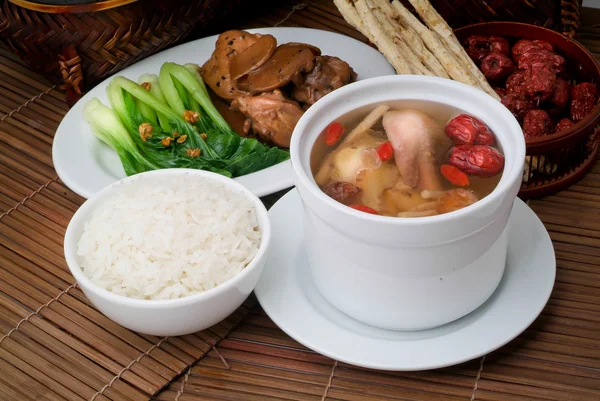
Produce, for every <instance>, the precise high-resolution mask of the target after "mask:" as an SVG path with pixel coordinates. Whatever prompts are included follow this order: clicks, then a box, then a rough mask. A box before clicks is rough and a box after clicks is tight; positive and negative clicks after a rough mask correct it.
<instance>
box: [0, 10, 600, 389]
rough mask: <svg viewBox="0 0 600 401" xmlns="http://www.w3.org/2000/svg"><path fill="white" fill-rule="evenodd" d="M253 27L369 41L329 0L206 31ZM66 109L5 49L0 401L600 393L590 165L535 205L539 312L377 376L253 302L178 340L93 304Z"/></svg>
mask: <svg viewBox="0 0 600 401" xmlns="http://www.w3.org/2000/svg"><path fill="white" fill-rule="evenodd" d="M263 3H264V1H263ZM597 21H600V19H599V18H598V14H596V15H592V14H590V13H587V12H584V13H582V25H583V29H582V32H581V35H580V40H581V41H582V43H583V44H584V45H586V46H587V47H588V48H589V49H590V50H592V51H593V52H595V54H596V55H597V56H598V55H600V26H598V25H594V24H597V23H598V22H597ZM260 26H263V27H265V26H304V27H312V28H319V29H325V30H329V31H336V32H340V33H343V34H345V35H348V36H351V37H355V38H357V39H359V40H363V41H364V38H363V37H362V35H360V34H359V33H358V32H356V31H355V30H353V29H352V28H350V27H349V26H348V25H347V24H346V23H345V22H344V21H343V19H342V18H341V17H340V16H339V14H338V13H337V10H336V9H335V7H334V6H333V5H332V3H331V2H330V1H329V0H310V1H305V2H300V1H289V0H288V1H282V2H274V1H271V7H270V8H269V11H268V12H264V11H261V12H258V11H257V12H256V15H254V16H252V15H250V14H245V15H244V16H240V17H239V18H238V19H237V20H236V19H230V20H229V21H228V22H226V23H221V24H220V25H219V26H217V27H205V29H204V30H203V31H202V34H207V33H218V32H219V31H222V30H225V29H229V28H240V27H242V28H250V27H260ZM66 111H67V107H66V104H65V103H64V101H63V95H62V93H60V92H59V91H58V90H57V88H54V87H52V86H51V85H50V84H48V82H47V81H45V80H44V79H43V78H41V77H40V76H39V75H37V74H35V73H33V72H31V71H29V70H28V69H26V68H25V67H24V66H23V64H22V63H21V62H20V61H18V60H17V59H16V58H15V57H14V56H12V55H10V54H8V53H7V52H4V51H2V50H0V400H2V401H4V400H38V399H49V400H64V399H66V400H90V399H95V400H115V401H116V400H146V399H149V398H150V397H151V396H152V395H155V394H157V393H158V394H157V395H156V396H155V397H153V398H154V399H156V400H181V401H184V400H188V401H191V400H194V401H195V400H236V401H237V400H249V401H252V400H325V399H327V400H374V401H387V400H438V401H441V400H450V401H452V400H517V401H521V400H534V401H535V400H561V401H563V400H565V401H571V400H572V401H575V400H577V401H579V400H586V401H587V400H592V401H593V400H600V308H599V305H600V271H599V268H598V267H597V266H598V264H600V250H599V249H600V247H599V245H600V165H598V166H596V167H594V169H593V170H592V172H591V173H590V174H588V176H586V178H584V179H583V180H582V181H581V182H579V183H578V184H577V185H575V186H573V187H572V188H570V189H569V190H568V191H563V192H561V193H558V194H556V195H554V196H551V197H548V198H545V199H542V200H538V201H533V202H531V204H530V206H531V207H532V208H533V209H534V211H535V212H536V213H537V214H538V216H540V218H541V219H542V220H543V221H544V223H545V225H546V227H547V228H548V230H549V232H550V235H551V237H552V239H553V241H554V246H555V248H556V253H557V262H558V272H557V282H556V286H555V290H554V293H553V295H552V298H551V300H550V302H549V304H548V306H547V307H546V308H545V310H544V312H543V313H542V315H541V316H540V317H539V318H538V319H537V320H536V322H535V323H534V324H533V325H532V326H531V327H530V328H529V329H528V330H527V331H526V332H525V333H523V334H522V335H521V336H520V337H519V338H518V339H516V340H515V341H513V342H511V343H510V344H509V345H507V346H506V347H503V348H502V349H500V350H499V351H497V352H494V353H492V354H490V355H487V356H486V357H484V358H480V359H478V360H474V361H471V362H468V363H465V364H462V365H460V366H455V367H452V368H447V369H441V370H436V371H428V372H416V373H390V372H377V371H371V370H366V369H360V368H356V367H352V366H348V365H345V364H343V363H337V362H335V361H332V360H330V359H328V358H326V357H323V356H321V355H318V354H316V353H314V352H312V351H310V350H308V349H306V348H305V347H303V346H301V345H299V344H298V343H296V342H295V341H294V340H292V339H291V338H289V337H288V336H286V335H285V334H284V333H283V332H281V330H279V329H278V328H277V327H276V326H275V325H274V323H273V322H272V321H270V320H269V319H268V317H267V316H266V315H265V314H264V312H263V311H262V310H261V309H260V307H259V306H258V305H256V302H255V301H254V299H253V298H251V299H249V300H248V301H247V302H246V303H245V304H244V306H242V307H240V309H239V310H238V311H237V312H236V313H235V314H234V315H232V316H231V317H230V318H228V319H227V320H226V321H224V322H222V323H221V324H218V325H216V326H215V327H213V328H211V329H208V330H206V331H204V332H201V333H197V334H194V335H190V336H185V337H179V338H157V337H151V336H144V335H139V334H136V333H133V332H131V331H128V330H125V329H123V328H121V327H119V326H117V325H116V324H114V323H112V322H111V321H110V320H108V319H107V318H105V317H104V316H103V315H101V314H100V313H98V312H97V311H96V310H95V309H94V308H93V307H91V305H90V304H89V302H88V301H87V299H86V298H85V296H84V295H83V293H82V292H81V291H80V290H79V288H77V287H76V286H74V285H73V283H74V281H73V278H72V277H71V275H70V274H69V272H68V269H67V267H66V265H65V262H64V259H63V253H62V240H63V235H64V231H65V228H66V226H67V223H68V221H69V219H70V217H71V216H72V214H73V213H74V212H75V210H76V209H77V207H78V206H79V205H80V204H81V202H82V201H83V199H81V198H80V197H78V196H77V195H75V194H74V193H72V192H71V191H70V190H68V188H66V187H65V186H64V185H63V184H62V183H61V182H60V180H59V179H58V177H57V176H56V173H55V171H54V169H53V165H52V158H51V144H52V137H53V135H54V132H55V130H56V128H57V126H58V123H59V122H60V120H61V118H62V117H63V116H64V114H65V113H66ZM279 196H281V194H276V195H274V196H270V197H268V198H267V199H265V203H267V204H269V205H271V204H272V203H273V202H274V201H275V200H276V199H277V198H278V197H279ZM567 212H568V217H567ZM196 362H197V363H196ZM190 366H191V368H190ZM173 379H175V380H174V381H173ZM171 381H173V382H172V383H171V384H170V385H169V383H170V382H171ZM167 385H168V387H167V388H166V389H164V390H163V391H160V390H161V389H162V388H163V387H165V386H167ZM159 391H160V392H159Z"/></svg>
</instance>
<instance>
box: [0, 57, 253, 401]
mask: <svg viewBox="0 0 600 401" xmlns="http://www.w3.org/2000/svg"><path fill="white" fill-rule="evenodd" d="M63 98H64V95H63V94H62V93H61V92H59V91H58V90H57V89H56V88H55V87H54V86H51V85H50V84H49V83H48V82H47V81H45V80H44V79H43V78H42V77H40V76H39V75H37V74H35V73H33V72H31V71H29V70H28V69H26V68H25V67H24V66H23V64H22V63H21V62H20V61H18V60H17V59H16V58H15V57H13V56H12V55H10V54H8V53H7V52H6V51H4V50H0V400H2V401H5V400H38V399H48V400H98V401H100V400H147V399H148V398H149V397H150V396H151V395H152V394H155V393H156V392H157V391H158V390H160V389H161V388H162V387H164V386H166V385H168V384H169V382H170V381H171V380H172V379H173V378H175V377H177V376H178V375H179V374H180V373H182V372H183V371H184V370H185V369H187V367H188V366H189V365H190V364H192V363H194V362H195V361H196V360H198V359H199V358H201V357H202V356H204V355H205V354H206V353H207V352H208V351H209V350H210V349H211V348H212V347H213V346H214V345H215V344H217V343H218V342H219V341H220V340H221V339H222V338H224V337H225V336H226V335H227V334H228V333H229V331H230V330H231V329H232V328H234V327H235V326H236V325H237V324H238V323H239V322H240V321H241V320H242V319H243V318H244V317H245V316H246V314H247V313H248V312H249V309H250V307H251V306H252V305H253V304H252V303H251V302H248V303H246V304H245V305H244V306H242V307H240V308H239V310H238V311H237V312H236V313H234V314H233V315H232V316H231V317H229V318H228V319H227V320H226V321H224V322H222V323H220V324H218V325H216V326H214V327H212V328H211V329H208V330H206V331H203V332H200V333H197V334H194V335H189V336H184V337H179V338H168V337H165V338H158V337H152V336H145V335H140V334H136V333H134V332H131V331H129V330H126V329H124V328H122V327H120V326H118V325H117V324H115V323H113V322H112V321H110V320H109V319H107V318H106V317H104V316H103V315H102V314H100V313H99V312H97V311H96V310H95V309H94V308H93V307H92V306H91V305H90V304H89V302H88V300H87V299H86V297H85V296H84V295H83V293H82V292H81V290H80V289H79V288H78V287H77V286H75V285H74V279H73V277H72V276H71V274H70V273H69V272H68V268H67V267H66V264H65V261H64V258H63V250H62V242H63V235H64V232H65V229H66V226H67V224H68V222H69V219H70V218H71V216H72V215H73V213H74V212H75V210H76V209H77V207H78V206H79V205H80V204H81V203H82V202H83V199H82V198H80V197H79V196H77V195H75V194H74V193H73V192H71V191H70V190H68V189H67V188H66V187H65V186H64V185H63V184H62V183H61V182H60V180H59V179H58V177H57V175H56V172H55V171H54V169H53V166H52V157H51V146H52V138H53V135H54V132H55V130H56V128H57V127H58V124H59V122H60V120H61V119H62V117H63V116H64V115H65V113H66V112H67V110H68V108H67V105H66V103H65V102H64V100H63Z"/></svg>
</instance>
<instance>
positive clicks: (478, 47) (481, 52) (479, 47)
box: [465, 35, 491, 63]
mask: <svg viewBox="0 0 600 401" xmlns="http://www.w3.org/2000/svg"><path fill="white" fill-rule="evenodd" d="M490 46H491V42H490V39H489V38H488V37H486V36H477V35H474V36H469V37H468V38H467V40H465V49H466V51H467V54H468V55H469V56H470V57H471V58H472V59H473V61H475V62H476V63H479V62H480V61H481V60H483V58H484V57H485V56H487V55H488V54H489V53H490V51H491V50H490Z"/></svg>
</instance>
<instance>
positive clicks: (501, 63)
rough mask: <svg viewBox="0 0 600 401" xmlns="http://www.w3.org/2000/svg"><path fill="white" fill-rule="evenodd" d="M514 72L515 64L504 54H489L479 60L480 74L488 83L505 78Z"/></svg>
mask: <svg viewBox="0 0 600 401" xmlns="http://www.w3.org/2000/svg"><path fill="white" fill-rule="evenodd" d="M514 70H515V64H514V63H513V61H512V60H511V59H510V58H509V57H508V56H507V55H506V54H504V53H500V52H496V51H494V52H491V53H490V54H488V55H487V56H485V58H484V59H483V60H481V72H483V75H485V77H486V78H487V79H488V80H490V81H499V80H501V79H503V78H506V77H507V76H509V75H510V74H512V73H513V71H514Z"/></svg>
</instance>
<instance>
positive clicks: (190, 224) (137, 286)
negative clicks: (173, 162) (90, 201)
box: [76, 175, 261, 300]
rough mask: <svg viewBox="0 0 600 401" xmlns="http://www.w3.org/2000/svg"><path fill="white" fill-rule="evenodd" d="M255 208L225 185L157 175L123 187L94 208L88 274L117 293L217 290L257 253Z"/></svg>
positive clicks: (86, 244) (85, 247) (81, 244)
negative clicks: (215, 288)
mask: <svg viewBox="0 0 600 401" xmlns="http://www.w3.org/2000/svg"><path fill="white" fill-rule="evenodd" d="M260 244H261V231H260V229H259V224H258V221H257V213H256V210H255V206H254V203H253V201H252V200H251V199H249V198H248V196H247V195H246V194H245V193H243V192H241V191H236V189H235V188H234V187H232V186H231V185H230V184H227V185H226V184H225V183H224V182H222V181H220V180H211V179H197V177H195V176H193V175H190V176H182V175H178V176H157V177H155V178H153V179H152V180H131V181H128V182H124V183H123V184H122V187H121V188H120V190H119V191H115V192H114V193H113V194H111V195H110V196H109V197H107V198H105V199H104V200H103V201H102V202H101V204H99V205H97V206H96V207H95V209H94V210H93V211H92V213H91V217H90V218H89V219H88V220H87V221H86V222H85V224H84V228H83V232H82V234H81V236H80V237H79V240H78V242H77V249H76V252H77V257H78V262H79V264H80V267H81V269H82V271H83V273H84V275H85V276H86V277H87V278H88V279H90V280H91V281H92V282H93V283H95V284H96V285H98V286H100V287H102V288H104V289H106V290H108V291H110V292H112V293H115V294H118V295H122V296H125V297H129V298H137V299H145V300H167V299H177V298H182V297H187V296H190V295H193V294H198V293H201V292H204V291H207V290H209V289H211V288H214V287H216V286H219V285H220V284H222V283H224V282H226V281H227V280H229V279H231V278H233V277H234V276H236V275H237V274H239V273H240V272H241V271H242V270H243V269H244V268H245V267H246V266H248V264H249V263H250V262H251V261H252V260H253V259H254V257H255V256H256V254H257V252H258V249H259V247H260Z"/></svg>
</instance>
